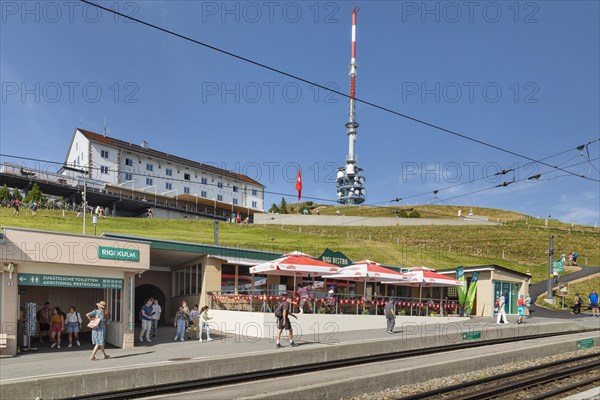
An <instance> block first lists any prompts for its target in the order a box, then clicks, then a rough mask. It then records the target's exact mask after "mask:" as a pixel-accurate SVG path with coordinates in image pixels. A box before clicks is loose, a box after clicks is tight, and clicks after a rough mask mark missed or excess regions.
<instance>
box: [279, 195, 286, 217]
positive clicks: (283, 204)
mask: <svg viewBox="0 0 600 400" xmlns="http://www.w3.org/2000/svg"><path fill="white" fill-rule="evenodd" d="M279 214H288V209H287V203H286V201H285V198H284V197H282V198H281V204H280V205H279Z"/></svg>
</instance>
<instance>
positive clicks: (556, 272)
mask: <svg viewBox="0 0 600 400" xmlns="http://www.w3.org/2000/svg"><path fill="white" fill-rule="evenodd" d="M552 275H553V276H554V283H555V284H556V283H558V271H556V270H555V271H554V272H553V273H552Z"/></svg>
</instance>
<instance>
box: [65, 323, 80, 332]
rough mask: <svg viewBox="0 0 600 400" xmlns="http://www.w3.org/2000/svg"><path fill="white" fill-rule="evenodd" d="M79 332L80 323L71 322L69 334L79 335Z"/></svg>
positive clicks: (68, 329)
mask: <svg viewBox="0 0 600 400" xmlns="http://www.w3.org/2000/svg"><path fill="white" fill-rule="evenodd" d="M78 332H79V323H77V322H69V323H68V324H67V333H78Z"/></svg>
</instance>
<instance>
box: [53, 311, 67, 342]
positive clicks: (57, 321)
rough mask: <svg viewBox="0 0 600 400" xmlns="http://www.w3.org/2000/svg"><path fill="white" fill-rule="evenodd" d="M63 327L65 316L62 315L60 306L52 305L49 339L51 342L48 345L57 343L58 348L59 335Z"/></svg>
mask: <svg viewBox="0 0 600 400" xmlns="http://www.w3.org/2000/svg"><path fill="white" fill-rule="evenodd" d="M63 329H65V318H64V317H63V313H62V311H61V310H60V308H58V307H54V309H53V310H52V317H51V318H50V341H52V342H53V343H52V346H50V347H54V346H56V345H58V348H59V349H60V337H61V335H62V331H63Z"/></svg>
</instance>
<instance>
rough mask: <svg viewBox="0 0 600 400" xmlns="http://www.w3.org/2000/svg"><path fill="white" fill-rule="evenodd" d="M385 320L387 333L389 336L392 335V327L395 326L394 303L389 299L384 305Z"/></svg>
mask: <svg viewBox="0 0 600 400" xmlns="http://www.w3.org/2000/svg"><path fill="white" fill-rule="evenodd" d="M385 319H386V321H387V331H386V332H387V333H389V334H390V335H391V334H392V333H394V326H395V325H396V301H395V299H390V300H389V301H388V302H387V303H385Z"/></svg>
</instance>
